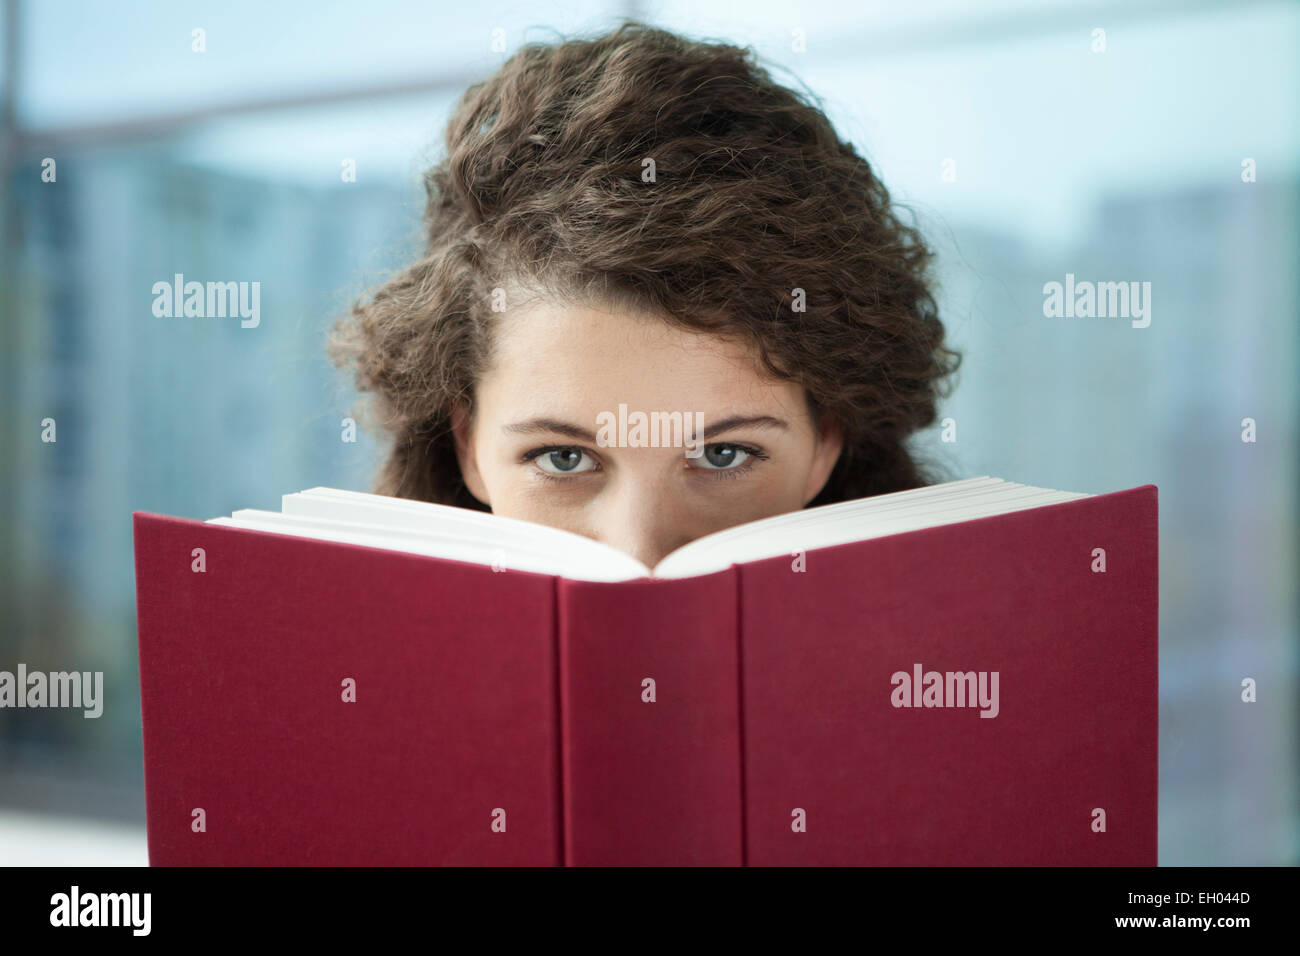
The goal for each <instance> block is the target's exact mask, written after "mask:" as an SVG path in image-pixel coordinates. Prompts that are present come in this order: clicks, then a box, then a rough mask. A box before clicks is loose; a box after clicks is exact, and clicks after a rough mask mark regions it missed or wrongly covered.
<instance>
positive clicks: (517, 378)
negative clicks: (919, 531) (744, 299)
mask: <svg viewBox="0 0 1300 956" xmlns="http://www.w3.org/2000/svg"><path fill="white" fill-rule="evenodd" d="M620 403H622V404H625V405H626V406H627V408H628V411H629V412H633V411H641V412H645V413H647V414H649V413H650V412H674V411H680V412H682V413H683V415H684V417H685V416H686V415H687V414H689V415H690V416H691V418H690V420H691V421H694V418H693V416H694V413H696V412H702V413H703V416H704V417H703V424H704V435H703V442H702V445H703V449H702V451H700V450H698V449H697V452H698V453H697V455H696V456H695V457H691V456H689V455H687V449H686V448H684V447H680V446H679V447H614V446H605V447H602V446H601V445H600V444H598V442H597V431H598V425H599V420H598V417H597V416H598V415H600V414H601V413H602V412H605V413H613V414H615V415H616V414H617V412H618V406H619V404H620ZM475 405H476V407H475V409H474V413H473V416H472V417H471V416H470V414H469V412H468V411H467V409H466V408H464V407H463V406H462V407H459V408H457V409H456V410H455V412H454V414H453V428H454V431H455V435H456V446H457V456H458V458H459V461H460V468H461V474H462V476H463V477H464V479H465V483H466V486H467V487H468V488H469V491H470V493H471V494H473V495H474V497H475V498H477V499H478V500H479V501H481V502H483V503H484V504H486V505H487V506H488V507H490V508H491V509H492V512H493V513H494V514H499V515H504V516H506V517H510V518H519V519H523V520H525V521H532V522H536V523H538V524H544V525H549V526H551V527H556V528H562V529H564V530H566V531H572V532H574V533H576V534H581V535H584V536H586V537H589V538H594V539H595V540H597V541H601V542H604V543H605V544H608V545H611V546H612V547H615V548H618V549H620V550H622V551H624V552H626V553H628V554H630V555H632V556H633V557H635V558H637V559H638V560H640V561H641V562H642V563H644V564H645V565H646V566H648V567H654V565H655V564H657V563H658V562H659V560H660V559H662V558H663V557H665V556H666V555H668V554H669V553H670V552H672V551H674V550H675V549H677V548H679V547H681V546H682V545H684V544H686V543H687V542H689V541H692V540H694V539H695V538H699V537H702V536H703V535H706V534H710V533H712V532H714V531H720V530H722V529H723V528H729V527H731V526H733V525H738V524H743V523H745V522H747V521H754V520H757V519H759V518H766V517H770V516H772V515H778V514H784V513H786V512H790V511H797V510H799V509H800V508H803V507H804V506H805V505H807V504H808V502H809V501H811V500H812V499H813V498H815V497H816V496H817V494H818V493H819V492H820V491H821V489H822V487H823V485H825V483H826V481H827V479H828V478H829V476H830V473H831V469H832V468H833V467H834V465H835V462H836V460H837V459H838V457H839V454H840V450H841V448H842V447H843V438H842V435H841V433H840V431H839V429H838V428H837V427H836V426H835V425H834V424H833V423H831V422H830V420H829V419H825V418H824V419H823V420H822V421H821V422H817V421H815V420H814V418H813V415H812V413H811V411H810V408H809V405H808V402H807V399H806V396H805V395H804V392H803V390H802V388H800V387H799V386H798V385H796V384H794V383H792V382H789V381H784V380H781V379H776V378H773V377H771V376H770V375H768V374H765V373H764V372H763V371H762V370H761V369H760V368H759V367H758V366H757V362H756V359H755V357H754V356H753V355H752V354H751V352H750V351H749V350H748V348H746V347H745V346H743V345H741V344H739V343H737V342H734V341H731V340H728V339H724V338H721V337H719V336H715V335H711V334H709V333H703V332H697V331H693V330H688V329H682V328H678V327H675V326H673V325H670V324H668V323H667V322H665V321H663V320H661V319H659V318H658V317H655V316H650V315H644V314H640V313H632V312H627V311H619V310H607V309H603V308H599V307H594V306H591V307H581V308H575V307H572V306H560V305H555V304H547V303H535V304H532V305H530V306H528V307H526V308H516V309H512V310H511V311H510V313H509V314H508V317H505V316H503V317H502V319H501V320H500V325H499V326H498V328H497V329H496V331H495V334H494V343H493V358H492V365H491V367H490V368H489V369H488V370H487V372H486V373H485V374H484V375H483V377H482V379H481V380H480V381H479V382H478V383H477V386H476V388H475ZM737 418H739V419H752V420H753V421H749V422H747V423H746V422H733V423H731V424H728V423H727V421H726V420H729V419H737ZM719 425H725V426H726V427H725V429H724V430H718V431H715V430H714V429H715V428H716V427H717V426H719ZM614 434H617V432H616V431H615V432H614Z"/></svg>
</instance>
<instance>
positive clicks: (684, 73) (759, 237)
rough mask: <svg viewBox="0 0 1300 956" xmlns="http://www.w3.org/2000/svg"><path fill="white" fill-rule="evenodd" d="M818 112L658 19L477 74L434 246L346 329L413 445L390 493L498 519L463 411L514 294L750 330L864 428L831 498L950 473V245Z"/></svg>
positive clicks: (355, 357)
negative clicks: (473, 469)
mask: <svg viewBox="0 0 1300 956" xmlns="http://www.w3.org/2000/svg"><path fill="white" fill-rule="evenodd" d="M814 102H815V100H814V98H813V97H812V96H811V94H807V93H805V94H802V95H801V94H799V93H796V92H794V91H792V90H791V89H788V88H786V87H784V86H781V85H779V84H778V83H776V82H775V81H774V80H773V79H772V78H771V77H770V75H769V73H768V72H767V70H766V69H764V68H762V67H760V66H758V65H757V64H756V62H755V60H754V56H753V53H752V51H750V50H748V49H746V48H740V47H736V46H731V45H727V44H720V43H706V42H697V41H692V40H688V39H685V38H682V37H680V36H678V35H676V34H673V33H670V32H667V31H664V30H662V29H658V28H655V27H651V26H647V25H645V24H642V23H639V22H636V21H626V22H624V23H623V24H622V25H621V26H619V27H618V28H617V29H615V30H613V31H612V32H609V33H606V34H604V35H602V36H599V37H595V38H592V39H569V40H565V41H564V42H560V43H557V44H554V45H544V44H539V43H533V44H528V45H525V46H523V47H522V48H521V49H519V50H518V52H516V53H515V54H514V55H513V56H511V57H510V58H509V59H508V60H507V61H506V62H505V63H504V64H503V65H502V67H501V68H500V70H498V71H497V72H496V73H495V74H494V75H493V76H491V77H490V78H489V79H487V80H485V81H483V82H480V83H476V84H474V85H473V86H471V87H470V88H469V89H468V90H467V91H466V92H465V94H464V95H463V97H462V98H461V100H460V102H459V103H458V105H457V107H456V109H455V110H454V112H453V113H452V116H451V119H450V121H449V122H448V124H447V127H446V156H445V158H444V159H443V160H442V161H441V162H439V163H438V164H437V165H436V166H434V167H433V168H432V169H430V170H429V171H428V172H427V173H426V174H425V176H424V186H425V190H426V193H427V197H428V199H427V204H426V207H425V214H424V219H425V224H426V233H427V246H426V248H425V251H424V254H423V256H422V257H421V258H420V259H419V261H417V262H416V263H415V264H413V265H411V266H410V267H409V268H406V269H405V270H403V271H401V272H399V273H397V274H396V275H395V276H394V277H393V278H391V279H390V280H389V281H388V282H387V283H385V284H384V285H382V286H381V287H380V288H378V289H377V290H374V291H373V292H372V293H370V294H368V295H367V296H364V297H362V298H361V299H360V300H358V301H357V302H356V304H355V305H354V306H353V307H352V311H351V315H349V316H346V317H344V318H342V319H340V320H339V321H338V323H337V324H336V325H335V328H334V330H333V334H332V336H331V341H330V354H331V356H332V358H333V359H334V362H335V363H336V364H337V365H340V366H344V365H351V366H354V368H355V375H356V383H357V387H358V388H359V389H360V390H361V391H362V392H366V393H372V398H373V403H372V404H373V408H372V411H373V412H374V413H375V417H376V418H377V424H378V425H379V427H381V428H382V429H384V430H386V431H387V432H389V433H390V434H391V435H392V437H393V445H392V449H391V452H390V453H389V455H388V458H387V460H386V461H385V463H384V465H383V467H382V469H381V471H380V473H379V474H378V476H377V479H376V482H375V491H376V492H377V493H379V494H385V495H393V496H397V497H402V498H416V499H421V500H425V501H436V502H441V503H444V504H452V505H459V506H462V507H467V508H477V509H480V510H482V509H484V508H485V506H484V505H483V504H481V503H480V502H478V501H477V500H476V499H475V498H474V497H473V496H471V495H470V493H469V491H468V490H467V489H466V487H465V484H464V481H463V480H462V478H461V473H460V467H459V464H458V461H457V457H456V454H455V445H454V438H453V433H452V427H451V412H452V409H453V407H454V406H455V405H456V404H457V403H458V402H459V403H463V405H464V407H465V408H467V409H469V410H470V411H471V414H472V409H473V398H474V386H475V382H476V381H477V380H478V377H479V375H480V374H481V372H482V370H483V369H485V368H486V367H487V361H488V357H489V355H490V347H491V336H490V332H491V328H492V319H493V317H494V313H493V312H492V308H491V306H492V295H493V290H498V295H499V294H500V293H499V290H501V289H504V288H506V287H511V288H524V289H530V290H532V291H533V292H534V293H535V294H538V295H545V296H547V297H551V298H555V299H562V300H565V301H579V302H583V301H585V302H591V303H597V302H599V303H608V304H617V305H622V306H627V307H632V308H636V309H638V310H641V311H649V312H652V313H655V314H658V315H660V316H662V317H663V318H664V320H665V321H669V322H672V323H676V324H678V325H681V326H685V327H687V328H691V329H697V330H702V331H706V332H710V333H714V334H719V335H724V336H729V337H739V338H741V339H742V340H744V341H747V342H748V343H749V344H750V345H751V346H752V347H753V349H754V350H755V353H756V354H757V356H758V357H759V359H760V361H761V363H762V366H763V367H765V368H766V369H768V370H769V371H771V372H772V373H773V374H775V375H777V376H779V377H781V378H785V379H788V380H791V381H794V382H796V383H799V384H801V385H802V386H803V388H804V389H805V391H806V394H807V396H808V399H809V403H810V408H812V409H813V411H814V414H815V415H821V414H823V413H827V414H829V415H830V416H832V417H833V419H834V420H835V421H836V422H838V424H839V425H840V426H841V428H842V429H843V431H844V449H843V452H842V453H841V455H840V458H839V460H838V462H837V463H836V465H835V468H834V470H833V471H832V473H831V476H830V478H829V479H828V481H827V483H826V485H825V487H824V488H823V489H822V491H821V493H820V494H819V495H818V496H817V497H816V498H815V499H814V500H813V501H812V502H810V504H811V505H818V504H828V503H830V502H835V501H842V500H847V499H851V498H860V497H865V496H868V495H875V494H883V493H886V492H891V491H901V490H905V489H908V488H914V487H918V486H920V485H925V484H931V483H933V480H935V479H931V478H929V477H928V476H927V475H926V474H925V472H924V471H923V469H922V468H921V467H920V465H918V463H917V462H916V461H915V460H914V458H913V455H912V454H911V452H910V451H909V450H908V448H907V439H908V436H909V435H910V433H912V432H913V431H915V430H916V429H918V428H923V427H925V426H927V425H930V424H931V423H933V421H934V420H935V417H936V409H935V405H936V401H937V400H938V399H939V398H941V397H946V395H947V394H948V392H949V391H950V387H949V383H948V381H947V380H948V377H949V376H950V375H952V374H953V373H955V372H956V370H957V367H958V366H959V364H960V361H961V356H960V355H959V354H958V353H957V352H955V351H953V350H951V349H949V348H948V347H946V346H945V344H944V327H943V324H942V323H941V322H940V321H939V318H938V310H937V308H936V305H935V301H934V298H933V295H932V293H931V290H930V286H929V283H928V280H927V272H928V267H929V263H930V260H931V256H932V253H931V251H930V250H929V248H928V247H927V246H926V244H925V243H924V241H923V240H922V238H921V236H920V234H919V232H918V231H917V230H916V228H915V227H914V226H908V225H905V224H904V223H903V222H902V221H901V220H900V219H899V217H898V215H897V213H896V212H895V210H894V208H893V206H892V204H891V201H890V197H889V194H888V192H887V191H886V189H885V187H884V186H883V185H882V184H881V182H880V181H879V180H878V179H877V178H876V177H875V176H874V175H873V173H872V170H871V166H870V165H869V164H868V163H867V161H866V160H865V159H863V158H862V157H861V156H859V155H858V153H857V152H856V151H855V150H854V148H853V147H852V146H851V145H850V144H848V143H846V142H844V141H842V140H841V139H840V138H839V136H838V135H837V134H836V133H835V130H834V129H833V128H832V126H831V123H830V121H829V120H828V119H827V118H826V116H825V115H824V113H823V112H822V110H821V109H820V108H819V107H818V106H816V105H814ZM646 160H652V161H653V163H650V162H646ZM646 170H651V172H649V173H645V171H646ZM800 290H802V294H801V293H800ZM801 299H802V300H803V304H804V310H802V311H798V310H796V306H797V305H798V304H800V300H801Z"/></svg>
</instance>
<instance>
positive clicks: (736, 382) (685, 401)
mask: <svg viewBox="0 0 1300 956" xmlns="http://www.w3.org/2000/svg"><path fill="white" fill-rule="evenodd" d="M494 318H495V320H496V322H497V326H496V329H495V331H494V335H493V355H492V363H491V367H490V368H489V369H488V371H487V372H486V374H485V375H484V377H483V380H482V381H481V382H480V383H479V389H478V393H479V397H480V399H482V400H484V401H485V402H486V403H488V404H498V403H499V404H502V405H506V406H510V410H511V412H518V411H523V410H528V411H534V412H535V411H538V410H540V408H539V409H524V408H523V407H522V406H525V405H527V404H529V403H541V402H545V408H546V410H548V411H554V412H557V413H567V414H570V415H574V416H582V417H589V416H591V415H595V414H596V413H598V412H600V411H604V410H612V409H614V408H616V407H617V405H618V404H619V403H626V404H627V405H628V406H629V407H630V408H632V409H635V410H642V411H654V410H663V411H692V412H693V411H701V412H705V413H706V414H709V413H712V414H722V413H723V412H724V409H725V410H726V412H728V413H729V412H732V411H736V410H740V409H742V408H743V409H748V410H755V409H757V408H758V407H762V408H765V409H769V410H775V409H780V410H781V411H783V412H784V413H785V414H786V415H791V416H793V415H796V414H797V413H798V411H799V410H801V409H802V408H803V407H804V405H803V395H802V390H801V389H800V388H799V386H797V385H796V384H795V383H793V382H788V381H784V380H781V379H777V378H774V377H772V376H771V375H770V374H769V373H767V372H766V371H764V370H763V369H761V367H760V365H759V361H758V356H757V353H756V352H755V351H754V350H753V348H752V347H751V346H749V345H747V344H746V343H743V342H740V341H736V340H733V339H728V338H722V337H720V336H717V335H714V334H711V333H706V332H698V331H695V330H692V329H684V328H681V327H680V326H676V325H673V324H670V323H668V322H667V321H665V320H663V319H661V318H659V317H657V316H654V315H647V314H645V313H640V312H631V311H626V310H620V309H606V308H601V307H596V306H573V305H561V304H543V303H538V304H534V305H530V306H528V307H526V308H519V309H514V310H511V311H509V312H505V313H500V314H498V315H497V316H494Z"/></svg>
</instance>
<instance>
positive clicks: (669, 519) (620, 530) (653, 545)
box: [600, 469, 679, 566]
mask: <svg viewBox="0 0 1300 956" xmlns="http://www.w3.org/2000/svg"><path fill="white" fill-rule="evenodd" d="M623 477H624V479H625V480H624V481H621V482H618V483H617V486H616V487H613V488H611V489H610V490H609V491H608V497H607V498H606V500H605V501H603V502H602V508H601V511H602V514H601V515H600V525H601V527H602V533H601V536H600V540H601V541H603V542H604V543H605V544H608V545H611V546H613V547H615V548H618V549H620V550H621V551H626V552H627V553H629V554H631V555H632V556H633V557H635V558H636V559H637V560H639V561H641V562H642V563H643V564H646V565H650V566H653V565H655V564H657V563H658V562H659V559H660V558H662V557H664V556H665V555H667V554H668V552H669V551H671V550H673V548H674V547H676V544H675V543H674V542H675V541H676V539H677V537H679V535H678V532H677V531H676V530H675V529H676V522H677V518H678V515H677V510H678V504H679V503H678V502H676V501H675V500H674V498H673V488H674V485H673V483H672V482H671V481H669V480H667V479H666V477H665V476H664V475H663V474H661V473H656V472H655V471H653V470H650V469H647V470H645V471H639V472H635V473H626V474H625V475H624V476H623Z"/></svg>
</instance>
